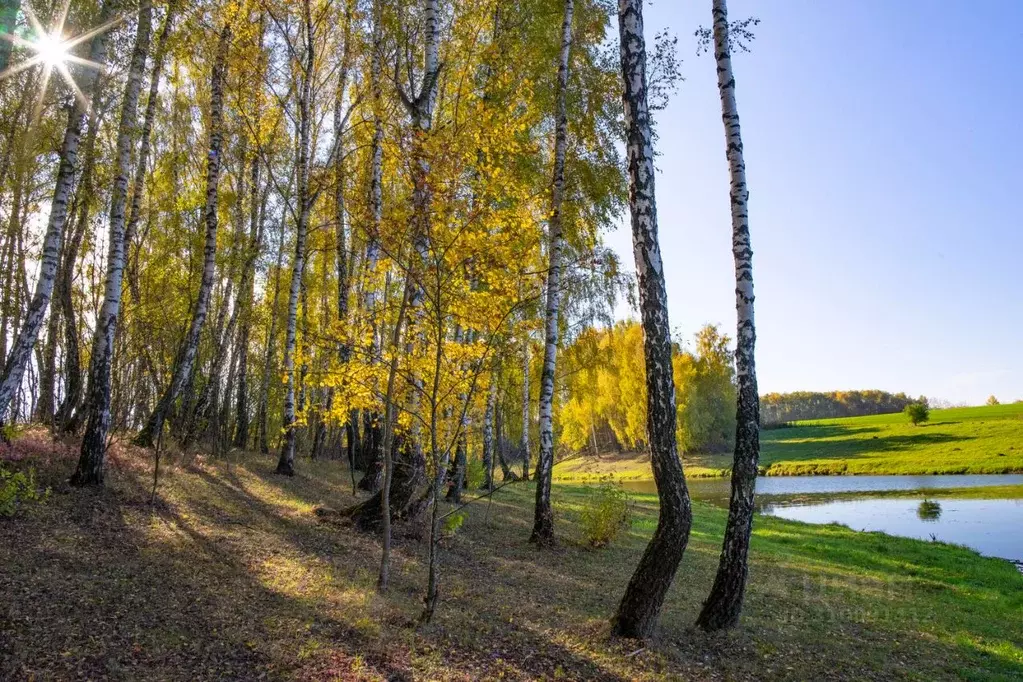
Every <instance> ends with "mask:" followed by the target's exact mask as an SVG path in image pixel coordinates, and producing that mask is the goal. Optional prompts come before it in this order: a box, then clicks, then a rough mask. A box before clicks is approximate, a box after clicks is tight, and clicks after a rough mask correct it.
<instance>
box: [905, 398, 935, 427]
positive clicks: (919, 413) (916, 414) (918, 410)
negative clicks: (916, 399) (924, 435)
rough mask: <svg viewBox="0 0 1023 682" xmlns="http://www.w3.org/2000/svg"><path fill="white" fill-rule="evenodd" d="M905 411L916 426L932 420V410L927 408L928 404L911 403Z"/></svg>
mask: <svg viewBox="0 0 1023 682" xmlns="http://www.w3.org/2000/svg"><path fill="white" fill-rule="evenodd" d="M903 411H904V412H905V413H906V416H907V417H909V421H911V422H912V423H913V425H914V426H916V425H918V424H922V423H923V422H925V421H927V420H929V419H930V418H931V410H930V408H929V407H927V403H910V404H909V405H906V409H905V410H903Z"/></svg>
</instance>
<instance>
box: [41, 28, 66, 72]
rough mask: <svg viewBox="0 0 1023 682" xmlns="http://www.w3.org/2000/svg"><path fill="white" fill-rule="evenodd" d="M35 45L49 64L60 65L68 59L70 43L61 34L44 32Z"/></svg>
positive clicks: (44, 61) (43, 59)
mask: <svg viewBox="0 0 1023 682" xmlns="http://www.w3.org/2000/svg"><path fill="white" fill-rule="evenodd" d="M33 47H34V49H35V51H36V54H37V55H39V58H40V60H41V61H42V62H43V63H44V64H46V65H47V66H59V65H61V64H63V63H64V62H66V61H67V59H68V45H67V43H66V42H64V40H63V39H62V38H61V36H60V35H59V34H48V33H43V34H42V35H40V36H39V39H38V40H36V42H35V44H34V45H33Z"/></svg>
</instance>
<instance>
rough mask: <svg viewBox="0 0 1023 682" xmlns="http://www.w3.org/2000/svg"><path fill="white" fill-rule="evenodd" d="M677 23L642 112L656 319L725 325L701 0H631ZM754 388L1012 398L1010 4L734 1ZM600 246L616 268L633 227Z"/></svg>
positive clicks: (1014, 143)
mask: <svg viewBox="0 0 1023 682" xmlns="http://www.w3.org/2000/svg"><path fill="white" fill-rule="evenodd" d="M644 12H645V18H646V24H647V32H648V40H650V39H652V36H653V33H654V32H655V31H656V30H658V29H660V28H663V27H670V28H671V29H672V30H673V31H674V32H675V33H676V34H677V35H678V36H679V38H680V40H679V44H680V52H681V56H682V57H683V58H684V63H683V74H684V76H685V79H686V80H685V82H684V83H682V85H681V87H680V89H679V92H678V93H677V94H676V96H675V97H674V98H673V99H672V102H671V104H670V106H669V107H668V109H667V110H665V111H663V112H661V113H660V115H659V116H658V128H659V134H660V139H659V144H658V152H659V153H660V155H661V156H660V158H659V159H658V164H657V165H658V168H659V169H660V171H661V172H660V173H659V175H658V177H657V196H658V209H659V222H660V239H661V250H662V255H663V257H664V260H665V262H666V270H667V284H668V300H669V306H670V316H671V322H672V326H673V327H676V328H677V329H678V330H679V331H680V332H681V333H682V334H684V335H685V336H686V337H691V334H692V333H693V332H694V331H696V330H697V329H698V328H699V327H700V326H702V324H704V323H706V322H712V323H718V324H720V325H721V326H722V328H723V329H725V330H726V331H729V332H732V331H733V330H734V328H735V308H734V293H733V292H734V272H733V269H732V259H731V241H730V237H731V234H730V230H731V227H730V219H729V204H728V174H727V166H726V162H725V158H724V151H723V145H724V141H723V139H724V138H723V132H722V126H721V118H720V105H719V100H718V94H717V85H716V80H715V78H716V77H715V73H714V67H713V62H712V58H711V57H710V56H709V55H703V56H700V57H697V56H696V55H695V39H694V38H693V37H692V34H693V31H694V30H695V29H696V27H697V26H699V25H700V24H704V25H707V24H709V22H710V1H709V0H705V1H703V0H701V1H700V2H675V1H671V0H658V1H657V2H655V3H654V4H653V5H652V6H651V5H649V4H647V5H645V8H644ZM750 14H756V15H757V16H759V17H760V19H761V20H762V23H761V24H760V26H759V27H758V29H757V39H756V41H755V43H754V44H753V52H752V53H751V54H746V55H737V56H736V58H735V59H734V60H733V61H734V68H735V74H736V81H737V94H738V105H739V114H740V117H741V122H742V132H743V141H744V145H745V153H746V167H747V174H748V180H749V185H750V193H751V194H750V226H751V232H752V238H753V247H754V252H755V256H754V277H755V284H756V293H757V303H756V305H757V309H756V315H757V331H758V348H757V363H758V375H759V381H760V388H761V392H769V391H792V390H835V389H855V388H880V389H885V390H891V391H906V392H908V393H911V394H914V395H918V394H925V395H927V396H930V397H934V398H941V399H946V400H951V401H954V402H968V403H981V402H983V401H984V400H985V399H986V397H987V396H988V395H990V394H994V395H996V396H997V397H998V398H999V399H1001V400H1003V401H1009V400H1015V399H1019V398H1023V363H1021V361H1020V352H1019V351H1020V349H1021V348H1023V295H1021V293H1020V285H1019V282H1018V278H1019V276H1021V275H1023V268H1021V267H1020V264H1019V263H1020V258H1021V255H1023V229H1021V228H1023V225H1021V221H1020V217H1019V216H1020V210H1019V199H1018V198H1019V195H1020V193H1021V187H1023V170H1021V167H1023V166H1021V164H1023V113H1021V109H1023V69H1021V68H1020V66H1021V65H1023V2H1018V1H1015V0H1010V1H1005V2H995V1H994V0H979V1H976V2H969V1H968V0H955V1H952V0H948V1H945V2H939V1H937V0H934V1H928V0H898V1H894V2H893V1H891V0H888V1H887V2H885V1H883V0H856V1H852V0H848V1H838V0H834V1H827V2H825V1H818V2H809V1H806V0H756V1H751V0H747V1H743V2H740V1H738V0H734V1H733V2H731V3H729V15H730V16H731V17H732V18H733V19H734V18H741V17H744V16H749V15H750ZM608 241H609V242H610V243H611V245H612V246H614V247H615V248H616V249H617V250H618V251H619V253H621V254H622V257H623V261H624V262H626V263H628V264H631V263H632V249H631V233H630V232H629V230H628V227H627V225H625V224H624V223H623V226H622V227H621V228H620V229H619V230H618V231H617V232H615V233H612V234H610V235H608Z"/></svg>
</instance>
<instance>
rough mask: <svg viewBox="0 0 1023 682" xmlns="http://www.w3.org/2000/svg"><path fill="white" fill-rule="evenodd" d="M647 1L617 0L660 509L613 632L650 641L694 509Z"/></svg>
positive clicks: (649, 412) (649, 419)
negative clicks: (672, 314) (661, 219)
mask: <svg viewBox="0 0 1023 682" xmlns="http://www.w3.org/2000/svg"><path fill="white" fill-rule="evenodd" d="M642 2H643V0H619V2H618V28H619V34H620V41H621V48H620V49H621V62H622V81H623V84H624V95H623V101H624V105H625V127H626V152H627V155H628V163H629V208H630V213H631V218H632V245H633V250H634V252H635V258H636V273H637V275H638V278H639V304H640V313H641V315H642V321H643V356H644V361H645V365H646V381H647V441H648V442H649V444H650V459H651V464H652V466H653V472H654V481H655V483H656V485H657V496H658V498H659V500H660V507H659V512H658V519H657V528H656V530H654V535H653V537H652V538H651V539H650V543H649V544H648V545H647V548H646V551H644V552H643V556H642V558H641V559H640V561H639V565H638V566H636V571H635V572H634V573H633V575H632V579H631V580H630V581H629V585H628V587H627V588H626V590H625V594H624V596H623V597H622V601H621V603H620V604H619V605H618V611H617V613H616V614H615V616H614V618H613V620H612V622H611V629H612V632H614V633H615V634H617V635H622V636H626V637H636V638H645V637H648V636H649V635H650V634H651V632H652V631H653V628H654V626H655V625H656V624H657V618H658V616H659V615H660V611H661V606H662V605H663V604H664V598H665V596H666V595H667V593H668V588H669V587H671V583H672V581H673V580H674V578H675V572H676V570H677V569H678V565H679V563H680V562H681V561H682V555H683V553H684V552H685V549H686V545H687V544H688V542H689V531H690V528H691V527H692V509H691V505H690V501H689V491H688V489H687V488H686V479H685V474H684V473H683V471H682V461H681V459H680V458H679V451H678V444H677V442H676V436H675V426H676V419H677V414H676V410H675V383H674V377H673V376H672V366H671V327H670V325H669V323H668V295H667V291H666V290H665V286H664V264H663V262H662V261H661V250H660V245H659V244H658V241H657V204H656V197H655V194H654V147H653V134H652V130H651V121H650V111H649V108H648V106H647V82H646V44H645V41H644V37H643V5H642Z"/></svg>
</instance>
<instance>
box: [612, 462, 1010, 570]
mask: <svg viewBox="0 0 1023 682" xmlns="http://www.w3.org/2000/svg"><path fill="white" fill-rule="evenodd" d="M624 485H625V487H626V488H628V489H630V490H634V491H636V492H643V493H653V492H656V488H655V487H654V483H653V481H636V482H630V483H625V484H624ZM986 486H1023V475H1012V474H1007V475H990V476H970V475H965V476H775V477H771V476H767V477H761V478H759V479H758V480H757V495H758V498H759V499H758V503H757V507H758V511H760V512H761V513H763V514H771V515H773V516H779V517H782V518H786V519H792V520H795V521H804V522H807V523H841V524H843V525H846V526H849V527H850V528H852V529H854V530H866V531H883V532H885V533H889V534H891V535H901V536H903V537H910V538H917V539H920V540H939V541H942V542H952V543H955V544H959V545H966V546H967V547H972V548H973V549H975V550H977V551H978V552H980V553H981V554H984V555H985V556H992V557H1000V558H1003V559H1012V560H1023V533H1021V532H1020V529H1021V528H1023V488H1020V489H1019V490H1017V491H1010V492H1009V493H1007V496H1006V498H1003V499H968V498H958V497H945V496H934V495H928V491H936V490H941V489H949V488H978V487H986ZM689 489H690V493H691V494H692V496H693V499H697V500H703V501H706V502H711V503H713V504H718V505H720V506H725V507H726V506H728V497H729V481H728V480H727V479H695V480H692V481H690V483H689ZM889 491H906V494H905V495H898V496H891V493H890V492H889ZM884 493H888V496H881V495H882V494H884Z"/></svg>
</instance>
